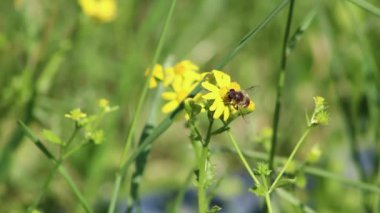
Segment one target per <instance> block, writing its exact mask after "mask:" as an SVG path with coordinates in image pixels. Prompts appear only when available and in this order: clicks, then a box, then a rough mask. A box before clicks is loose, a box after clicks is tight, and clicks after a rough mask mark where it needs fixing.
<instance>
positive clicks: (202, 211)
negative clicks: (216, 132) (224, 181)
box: [198, 146, 208, 213]
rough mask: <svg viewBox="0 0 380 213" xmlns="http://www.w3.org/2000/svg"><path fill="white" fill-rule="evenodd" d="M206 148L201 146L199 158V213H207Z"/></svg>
mask: <svg viewBox="0 0 380 213" xmlns="http://www.w3.org/2000/svg"><path fill="white" fill-rule="evenodd" d="M207 155H208V148H207V146H202V152H201V158H200V159H199V165H198V167H199V180H198V206H199V210H198V212H199V213H206V212H207V198H206V185H205V183H206V169H207V168H206V167H207Z"/></svg>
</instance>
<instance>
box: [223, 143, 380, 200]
mask: <svg viewBox="0 0 380 213" xmlns="http://www.w3.org/2000/svg"><path fill="white" fill-rule="evenodd" d="M221 151H224V152H231V153H234V154H235V153H237V152H236V151H235V150H232V149H230V148H222V149H221ZM243 155H244V156H246V157H247V158H253V159H259V160H264V161H265V160H268V155H267V154H266V153H264V152H256V151H249V150H248V151H243ZM286 160H287V159H286V158H282V157H276V158H275V161H276V162H280V163H285V162H286ZM296 164H297V165H301V163H300V162H296ZM304 168H305V169H304V171H305V173H306V174H310V175H313V176H316V177H320V178H325V179H328V180H333V181H337V182H340V183H341V184H345V186H351V187H356V188H358V189H360V190H363V191H367V192H371V193H376V194H380V188H379V187H377V186H376V185H375V184H368V183H364V182H361V181H356V180H351V179H348V178H346V177H343V176H341V175H338V174H334V173H332V172H330V171H326V170H323V169H320V168H317V167H313V166H308V165H306V166H305V167H304Z"/></svg>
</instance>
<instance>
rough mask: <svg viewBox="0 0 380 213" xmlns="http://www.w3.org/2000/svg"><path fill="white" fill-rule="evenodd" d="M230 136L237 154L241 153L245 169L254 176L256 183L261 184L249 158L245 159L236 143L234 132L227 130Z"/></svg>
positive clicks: (240, 156)
mask: <svg viewBox="0 0 380 213" xmlns="http://www.w3.org/2000/svg"><path fill="white" fill-rule="evenodd" d="M227 134H228V136H229V137H230V141H231V143H232V146H233V147H234V149H235V150H236V152H237V154H238V155H239V158H240V160H241V161H242V162H243V165H244V166H245V169H246V170H247V171H248V173H249V175H250V176H251V177H252V179H253V181H254V182H255V184H256V185H257V186H258V185H260V181H259V180H258V179H257V177H256V175H255V174H254V173H253V171H252V169H251V167H250V166H249V164H248V162H247V160H246V159H245V157H244V155H243V154H242V152H241V150H240V148H239V146H238V145H237V143H236V140H235V138H234V137H233V135H232V133H231V132H230V131H227Z"/></svg>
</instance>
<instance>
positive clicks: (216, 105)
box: [209, 99, 223, 111]
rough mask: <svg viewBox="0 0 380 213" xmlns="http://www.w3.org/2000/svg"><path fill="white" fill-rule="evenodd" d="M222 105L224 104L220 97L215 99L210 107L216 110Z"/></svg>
mask: <svg viewBox="0 0 380 213" xmlns="http://www.w3.org/2000/svg"><path fill="white" fill-rule="evenodd" d="M221 105H223V102H222V101H220V100H218V99H215V101H214V103H212V105H211V106H210V108H209V109H210V111H215V110H216V109H217V108H218V106H221Z"/></svg>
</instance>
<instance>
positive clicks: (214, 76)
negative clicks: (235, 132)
mask: <svg viewBox="0 0 380 213" xmlns="http://www.w3.org/2000/svg"><path fill="white" fill-rule="evenodd" d="M198 71H199V68H198V66H196V65H195V64H194V63H192V62H191V61H189V60H184V61H181V62H179V63H177V64H175V65H174V66H171V67H163V66H162V65H159V64H156V65H155V66H154V67H153V70H152V73H151V79H150V82H149V88H151V89H152V88H156V87H157V86H158V84H159V83H160V82H161V83H162V84H163V86H164V87H165V88H167V90H166V91H165V92H163V93H162V94H161V96H162V98H163V99H164V100H166V101H167V103H166V104H165V105H164V106H163V107H162V111H163V112H164V113H170V112H172V111H173V110H174V109H176V108H177V107H178V106H179V105H180V104H181V103H182V102H185V108H186V112H187V114H188V115H187V116H188V117H189V115H190V114H198V113H199V112H201V111H208V112H210V113H211V114H212V117H213V118H214V119H219V118H222V119H223V120H224V121H227V120H228V119H229V118H232V117H234V116H236V115H242V114H246V113H249V112H252V111H254V109H255V103H254V102H253V101H252V100H251V99H250V98H249V97H248V95H247V94H245V93H244V92H243V91H242V89H241V87H240V85H239V84H238V83H237V82H234V81H231V77H230V76H229V75H228V74H226V73H224V72H222V71H219V70H213V71H211V72H203V73H199V72H198ZM149 72H150V70H148V69H147V70H146V72H145V75H148V74H149ZM202 80H203V82H202ZM201 82H202V83H201ZM200 83H201V87H200V88H203V89H205V91H206V94H204V93H202V92H199V93H197V94H192V95H193V97H192V98H189V95H190V93H191V92H192V91H193V90H194V89H195V88H196V87H197V85H199V84H200ZM194 106H196V107H194ZM192 109H194V110H196V111H197V112H196V113H191V110H192ZM231 115H234V116H231Z"/></svg>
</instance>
